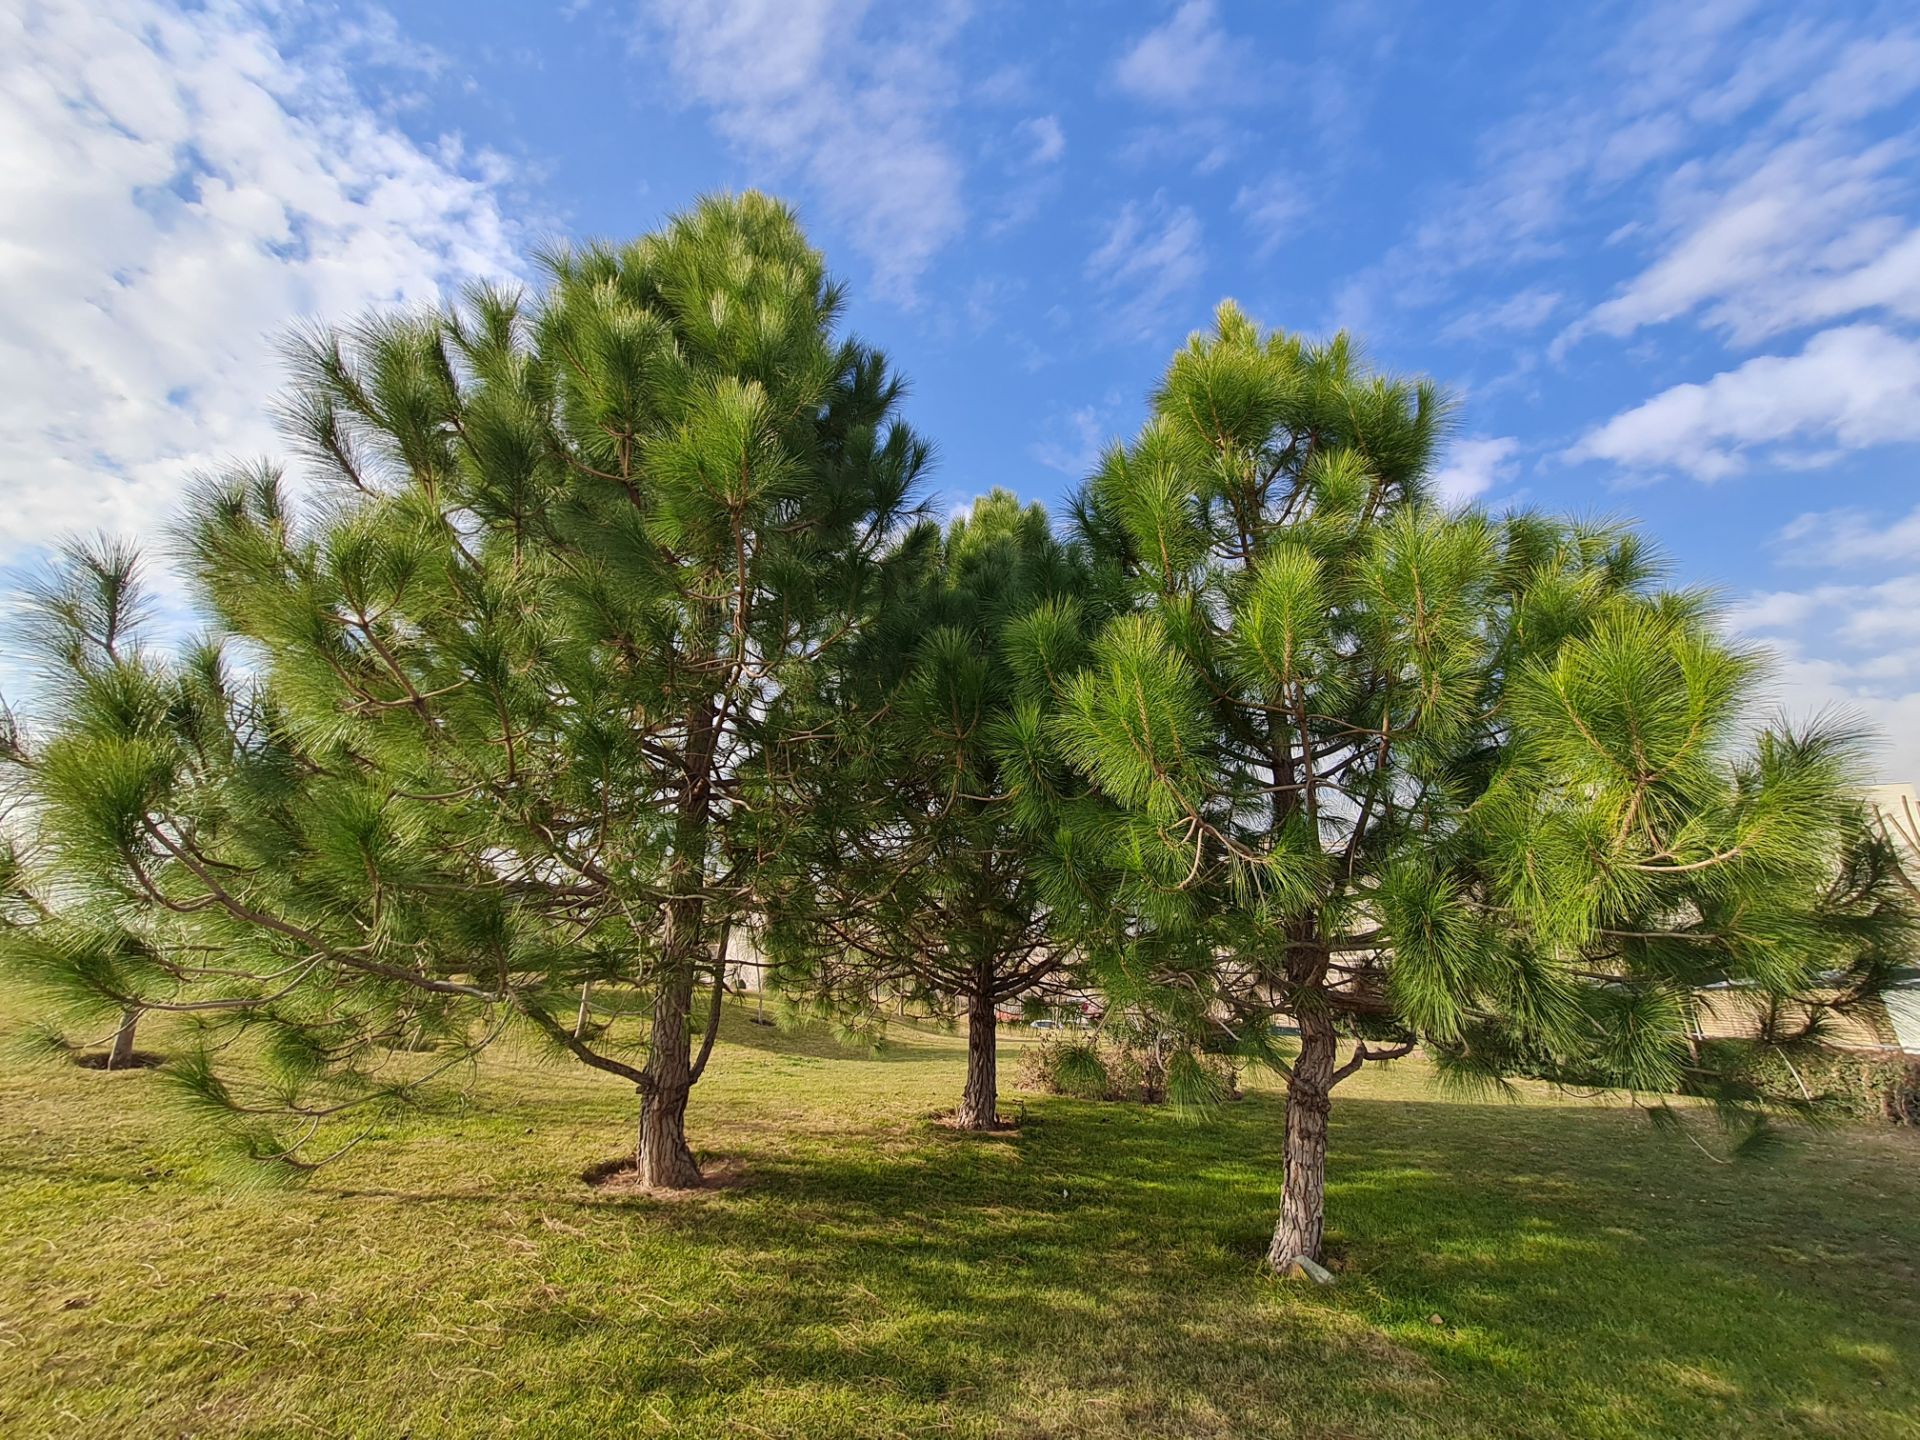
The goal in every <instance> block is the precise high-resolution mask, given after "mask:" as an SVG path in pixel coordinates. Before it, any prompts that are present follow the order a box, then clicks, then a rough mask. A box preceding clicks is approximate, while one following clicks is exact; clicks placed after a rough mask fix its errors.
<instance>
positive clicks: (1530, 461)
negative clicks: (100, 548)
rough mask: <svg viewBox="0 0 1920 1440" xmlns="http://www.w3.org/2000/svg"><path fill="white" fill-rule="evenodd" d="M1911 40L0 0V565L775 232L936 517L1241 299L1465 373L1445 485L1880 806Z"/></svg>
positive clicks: (1252, 8)
mask: <svg viewBox="0 0 1920 1440" xmlns="http://www.w3.org/2000/svg"><path fill="white" fill-rule="evenodd" d="M1916 121H1920V25H1916V23H1915V21H1914V19H1913V17H1912V14H1911V11H1910V9H1907V8H1905V7H1900V6H1891V5H1889V6H1877V5H1838V4H1829V5H1800V6H1790V5H1784V6H1783V5H1768V4H1762V3H1746V0H1741V3H1717V0H1703V3H1689V4H1675V5H1646V4H1617V5H1615V4H1608V5H1591V6H1576V5H1539V4H1517V3H1489V4H1483V5H1477V6H1432V5H1419V4H1414V3H1389V0H1355V3H1345V4H1341V3H1334V4H1317V5H1307V4H1291V3H1268V4H1255V3H1250V0H1184V3H1177V4H1168V3H1151V4H1148V3H1136V4H1121V3H1102V0H1087V3H1076V4H1067V3H1060V4H1053V5H1033V4H1016V3H1012V0H947V3H939V0H932V3H919V4H914V5H899V4H883V3H879V0H872V3H861V0H708V3H695V0H638V3H636V0H626V3H613V0H587V3H574V4H570V5H565V6H551V7H549V6H543V5H538V4H532V3H528V4H511V5H505V4H503V5H495V6H474V5H470V4H443V3H421V4H416V5H405V6H399V7H396V8H394V9H392V10H376V9H368V8H363V7H360V6H357V5H347V6H332V5H312V4H303V3H298V0H286V3H276V4H271V5H266V6H257V5H247V4H226V3H217V4H212V5H208V6H204V7H202V6H192V7H187V8H185V9H176V8H173V7H170V6H166V5H162V4H158V3H154V0H101V3H99V4H93V5H88V6H85V7H82V6H75V5H71V4H59V3H52V4H42V3H41V0H23V3H16V4H13V5H10V6H9V7H7V13H6V15H5V16H0V155H5V156H7V157H8V158H7V160H6V161H5V162H3V163H0V307H4V312H5V313H6V314H7V316H8V318H9V323H8V325H7V326H6V327H4V333H0V397H4V398H0V484H4V485H5V486H6V490H7V493H8V496H9V500H10V504H9V507H8V509H7V511H4V512H0V563H6V564H9V565H12V566H15V567H18V566H22V565H26V564H30V563H32V561H33V560H34V557H35V556H36V555H37V554H39V553H40V552H41V551H42V549H43V548H44V547H45V546H46V545H47V544H48V543H49V542H50V541H51V540H53V539H54V538H56V537H57V536H58V535H59V534H61V533H62V532H64V531H68V530H73V529H88V528H108V529H115V530H124V531H131V532H134V533H137V534H151V533H153V532H154V531H155V530H156V529H157V528H158V527H159V526H160V524H161V523H162V522H163V521H164V518H165V516H166V515H167V513H168V512H169V510H170V508H171V506H172V504H173V502H174V501H175V499H176V498H177V496H178V494H179V490H180V487H181V485H182V484H183V483H184V480H185V477H186V476H187V475H189V474H190V473H191V472H192V471H193V470H194V469H196V468H200V467H203V466H206V465H209V464H213V463H217V461H218V459H219V457H221V456H223V455H229V454H234V453H239V454H252V453H258V452H260V451H263V450H271V449H273V448H274V446H275V442H274V437H273V434H272V431H271V428H270V426H269V425H268V424H267V423H266V419H265V411H264V405H265V401H266V399H267V398H268V397H269V396H270V394H271V392H272V388H273V383H274V376H273V361H272V349H271V340H272V337H273V336H274V335H275V334H276V333H278V332H280V331H281V330H283V329H284V328H285V326H286V325H287V324H288V323H290V322H291V321H293V320H295V319H297V318H299V317H301V316H303V315H308V314H322V315H336V316H338V315H346V314H351V313H352V312H353V311H355V310H357V309H359V308H361V307H363V306H365V305H368V304H372V303H392V302H408V303H427V302H430V301H431V300H432V299H433V298H434V297H435V296H436V295H437V294H439V293H441V292H442V291H443V290H444V289H445V288H447V287H449V286H451V285H454V284H457V283H458V282H459V281H460V280H462V279H463V278H466V277H469V276H472V275H476V274H488V275H501V274H505V275H512V274H516V273H523V271H524V266H523V263H522V261H521V259H520V257H521V256H522V255H523V254H524V253H525V251H526V249H527V247H528V246H529V245H530V244H531V243H532V242H534V241H536V240H539V239H542V238H546V237H550V236H553V235H556V234H558V235H608V236H624V235H628V234H631V233H634V232H637V231H640V230H643V229H645V228H648V227H650V226H652V225H654V224H656V223H658V222H659V220H660V219H661V218H662V217H663V216H664V215H666V214H668V213H670V212H671V211H673V210H674V209H676V208H678V207H680V206H683V205H685V204H686V203H687V202H688V201H690V200H691V199H692V198H693V197H694V196H695V195H697V194H699V193H701V192H702V191H705V190H710V189H720V188H740V187H745V186H750V185H752V186H760V187H762V188H766V189H769V190H772V191H775V192H777V193H779V194H782V195H784V196H787V197H788V198H790V199H791V200H793V201H794V202H795V203H796V204H797V205H798V207H799V208H800V210H801V212H802V214H803V216H804V217H805V218H806V220H807V222H808V224H809V226H810V229H811V231H812V233H813V235H814V236H815V238H816V240H817V241H818V242H819V243H820V244H821V245H822V247H823V248H824V249H825V250H826V252H827V254H828V257H829V259H830V261H831V263H832V265H833V266H834V268H835V269H836V270H837V271H838V272H839V273H840V274H841V275H842V276H844V277H845V278H846V279H847V280H848V281H850V282H851V285H852V289H853V296H854V303H853V306H852V311H851V323H852V324H853V326H854V327H855V328H857V329H858V330H859V331H860V332H861V333H862V334H864V335H865V336H866V337H867V338H868V339H870V340H873V341H875V342H877V343H879V344H881V345H883V346H884V347H885V348H887V349H888V350H889V352H890V353H891V354H892V355H893V357H894V358H895V360H896V361H897V363H898V364H899V365H900V366H901V367H902V368H903V369H904V370H905V371H906V373H907V374H908V375H909V376H910V377H911V378H912V381H913V385H914V399H913V401H912V407H911V413H912V417H913V419H914V420H915V422H916V423H917V424H918V425H919V426H920V427H921V428H922V429H923V430H925V431H926V432H927V433H928V434H929V435H930V436H931V437H932V438H933V439H934V440H935V442H936V443H937V445H938V446H939V449H940V454H941V463H940V467H939V472H938V484H939V485H940V487H941V493H940V497H939V498H940V501H941V503H942V504H943V505H945V506H949V507H950V506H956V505H960V504H964V503H965V501H966V500H967V499H968V498H969V497H970V496H972V495H974V494H977V493H979V492H981V491H984V490H986V489H987V488H989V487H991V486H994V485H1004V486H1009V487H1011V488H1013V489H1014V490H1016V491H1018V492H1020V493H1021V494H1023V495H1027V496H1031V497H1035V498H1039V499H1044V500H1048V501H1054V500H1057V499H1058V498H1059V497H1060V496H1061V495H1063V494H1064V493H1065V492H1066V490H1067V489H1068V488H1069V487H1070V486H1071V485H1072V484H1073V483H1074V481H1075V480H1077V479H1078V478H1079V477H1080V475H1081V474H1083V473H1084V471H1085V470H1086V469H1087V467H1088V465H1089V464H1090V463H1091V461H1092V458H1093V456H1094V455H1095V454H1096V453H1097V451H1098V449H1099V447H1100V446H1101V445H1103V444H1105V443H1107V442H1108V441H1110V440H1112V439H1115V438H1118V437H1123V436H1125V435H1126V434H1128V433H1129V432H1130V431H1132V430H1133V428H1134V427H1135V426H1137V425H1138V424H1139V422H1140V420H1141V418H1142V414H1143V400H1144V396H1145V393H1146V391H1147V390H1148V388H1149V387H1150V386H1151V384H1152V383H1153V381H1154V379H1155V377H1156V376H1157V374H1158V373H1159V371H1160V368H1161V366H1162V365H1163V364H1164V362H1165V359H1166V356H1167V354H1168V352H1169V351H1170V350H1171V349H1172V348H1173V347H1174V346H1175V345H1176V344H1178V343H1179V342H1180V340H1181V339H1182V338H1183V337H1184V335H1185V334H1186V333H1187V332H1188V331H1189V330H1190V329H1192V328H1194V327H1196V326H1199V325H1201V324H1204V323H1205V321H1206V319H1207V316H1208V314H1209V312H1210V310H1211V308H1212V306H1213V305H1214V304H1215V303H1216V302H1217V301H1218V300H1219V299H1220V298H1221V297H1223V296H1232V297H1234V298H1235V299H1237V300H1239V301H1240V302H1241V303H1242V304H1243V305H1245V306H1246V307H1247V308H1248V309H1250V310H1251V311H1252V312H1253V313H1254V314H1255V315H1256V316H1258V317H1259V318H1260V319H1262V320H1263V321H1265V322H1267V323H1269V324H1274V325H1282V326H1286V327H1288V328H1290V329H1295V330H1302V331H1306V332H1309V333H1312V334H1325V333H1328V332H1330V331H1332V330H1334V329H1337V328H1340V327H1343V326H1345V327H1349V328H1351V329H1352V330H1354V331H1355V332H1356V333H1357V334H1358V335H1359V336H1360V337H1361V338H1362V339H1363V341H1364V343H1365V346H1366V349H1367V351H1368V353H1369V354H1370V355H1371V356H1372V357H1373V358H1374V359H1375V361H1376V362H1377V363H1379V364H1381V365H1383V366H1385V367H1388V368H1392V369H1395V370H1403V371H1426V372H1428V373H1431V374H1433V375H1435V376H1437V377H1438V378H1440V379H1441V380H1443V381H1444V382H1445V383H1447V384H1448V385H1450V386H1451V387H1453V389H1454V390H1455V392H1456V393H1457V394H1458V396H1459V398H1460V402H1461V410H1460V424H1459V432H1458V435H1457V437H1456V439H1455V441H1454V443H1453V446H1452V449H1451V450H1450V452H1449V454H1448V457H1447V459H1446V461H1445V464H1444V469H1443V473H1442V476H1441V482H1442V486H1443V488H1444V489H1445V490H1446V491H1447V492H1448V493H1449V494H1451V495H1454V496H1456V497H1462V498H1473V499H1477V500H1479V501H1482V502H1484V503H1487V504H1491V505H1495V506H1503V505H1507V504H1533V505H1542V506H1550V507H1553V508H1557V509H1572V510H1578V511H1587V512H1593V511H1603V512H1612V513H1618V514H1623V515H1630V516H1634V517H1637V518H1638V519H1639V520H1641V521H1642V522H1643V523H1644V524H1645V526H1646V527H1647V528H1648V529H1649V530H1650V531H1651V532H1652V533H1653V534H1654V535H1655V536H1656V537H1657V538H1658V539H1659V541H1660V542H1661V543H1662V544H1663V545H1664V546H1665V548H1666V549H1667V550H1668V551H1669V552H1670V553H1671V554H1672V555H1673V556H1674V558H1675V560H1676V562H1677V566H1678V571H1679V574H1680V575H1681V576H1682V577H1683V578H1685V579H1687V580H1690V581H1695V582H1699V583H1705V584H1711V585H1714V586H1716V587H1718V588H1720V589H1721V590H1722V591H1723V592H1724V593H1725V595H1726V596H1727V599H1728V601H1729V604H1730V606H1731V610H1730V620H1729V623H1730V624H1731V625H1733V626H1734V627H1735V628H1737V629H1739V630H1740V631H1741V632H1742V633H1744V634H1746V635H1748V636H1750V637H1751V638H1753V639H1754V640H1755V641H1756V642H1759V643H1764V644H1766V645H1768V646H1770V647H1771V648H1772V649H1773V650H1774V651H1775V652H1776V657H1777V658H1776V665H1775V676H1776V678H1775V681H1774V687H1775V694H1776V695H1777V697H1778V699H1779V701H1780V702H1781V703H1782V704H1783V705H1786V706H1789V707H1790V708H1792V709H1794V710H1796V711H1801V712H1804V711H1806V710H1809V709H1811V708H1815V707H1819V706H1823V705H1835V704H1838V705H1844V706H1847V707H1849V708H1851V709H1853V710H1855V711H1857V712H1858V713H1860V714H1862V715H1863V716H1864V717H1866V718H1867V719H1869V720H1871V721H1872V722H1874V723H1875V724H1877V725H1879V726H1881V727H1882V728H1883V729H1884V730H1886V731H1887V733H1888V735H1889V742H1888V745H1887V747H1886V749H1885V750H1884V751H1883V754H1882V765H1883V768H1884V770H1885V772H1886V774H1887V775H1888V776H1889V778H1892V777H1896V776H1897V777H1899V778H1920V489H1917V488H1916V486H1915V483H1914V477H1915V474H1916V459H1920V454H1917V451H1920V156H1917V155H1916V147H1917V146H1920V124H1916Z"/></svg>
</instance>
